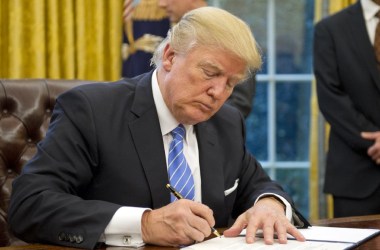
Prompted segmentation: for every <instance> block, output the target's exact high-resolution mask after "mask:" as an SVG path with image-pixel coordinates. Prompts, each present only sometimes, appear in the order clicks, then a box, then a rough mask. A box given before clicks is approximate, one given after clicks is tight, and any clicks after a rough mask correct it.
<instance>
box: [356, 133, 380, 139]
mask: <svg viewBox="0 0 380 250" xmlns="http://www.w3.org/2000/svg"><path fill="white" fill-rule="evenodd" d="M360 135H361V137H362V138H364V139H367V140H376V138H378V137H379V136H380V132H361V133H360Z"/></svg>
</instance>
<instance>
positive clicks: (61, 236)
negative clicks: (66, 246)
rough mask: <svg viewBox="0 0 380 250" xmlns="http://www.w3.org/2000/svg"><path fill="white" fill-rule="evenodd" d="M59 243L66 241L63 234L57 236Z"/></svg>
mask: <svg viewBox="0 0 380 250" xmlns="http://www.w3.org/2000/svg"><path fill="white" fill-rule="evenodd" d="M58 240H59V241H65V240H66V234H65V233H64V232H60V233H59V235H58Z"/></svg>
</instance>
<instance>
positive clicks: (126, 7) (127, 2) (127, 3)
mask: <svg viewBox="0 0 380 250" xmlns="http://www.w3.org/2000/svg"><path fill="white" fill-rule="evenodd" d="M133 9H134V6H133V0H124V4H123V20H124V22H127V21H129V20H131V19H132V14H133Z"/></svg>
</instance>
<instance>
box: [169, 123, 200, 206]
mask: <svg viewBox="0 0 380 250" xmlns="http://www.w3.org/2000/svg"><path fill="white" fill-rule="evenodd" d="M185 134H186V130H185V128H184V127H183V125H182V124H180V125H178V127H176V128H175V129H173V130H172V132H171V135H172V136H173V141H172V142H171V143H170V147H169V154H168V174H169V182H170V185H172V186H173V187H174V188H175V189H176V190H177V191H178V192H179V193H180V194H181V195H182V196H183V197H184V198H185V199H189V200H194V195H195V191H194V179H193V175H192V173H191V169H190V167H189V165H188V164H187V161H186V158H185V155H184V154H183V139H184V137H185ZM176 199H177V198H176V197H175V196H174V195H171V201H172V202H173V201H175V200H176Z"/></svg>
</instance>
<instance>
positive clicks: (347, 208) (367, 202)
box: [333, 187, 380, 218]
mask: <svg viewBox="0 0 380 250" xmlns="http://www.w3.org/2000/svg"><path fill="white" fill-rule="evenodd" d="M333 198H334V217H335V218H337V217H348V216H361V215H370V214H380V187H379V188H378V189H377V190H376V191H375V192H374V193H373V194H371V195H370V196H368V197H366V198H363V199H353V198H346V197H338V196H333Z"/></svg>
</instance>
